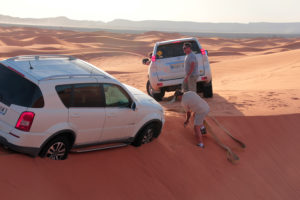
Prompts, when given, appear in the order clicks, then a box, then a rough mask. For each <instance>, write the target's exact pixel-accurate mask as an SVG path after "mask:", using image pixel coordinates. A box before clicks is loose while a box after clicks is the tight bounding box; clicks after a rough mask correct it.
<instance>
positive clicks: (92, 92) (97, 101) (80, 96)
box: [72, 83, 104, 107]
mask: <svg viewBox="0 0 300 200" xmlns="http://www.w3.org/2000/svg"><path fill="white" fill-rule="evenodd" d="M73 87H74V88H73V100H72V107H103V106H104V105H103V103H102V102H103V100H104V98H103V95H102V93H101V90H100V85H99V84H97V83H91V84H77V85H74V86H73Z"/></svg>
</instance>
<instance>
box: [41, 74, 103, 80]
mask: <svg viewBox="0 0 300 200" xmlns="http://www.w3.org/2000/svg"><path fill="white" fill-rule="evenodd" d="M97 76H100V77H104V78H109V77H108V76H106V75H105V74H63V75H53V76H48V77H44V78H42V79H40V80H39V81H46V80H53V79H57V78H75V77H97Z"/></svg>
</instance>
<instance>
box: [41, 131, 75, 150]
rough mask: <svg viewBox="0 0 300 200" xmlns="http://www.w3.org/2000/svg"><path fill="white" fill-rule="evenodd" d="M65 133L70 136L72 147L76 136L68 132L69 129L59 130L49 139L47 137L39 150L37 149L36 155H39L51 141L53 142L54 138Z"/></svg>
mask: <svg viewBox="0 0 300 200" xmlns="http://www.w3.org/2000/svg"><path fill="white" fill-rule="evenodd" d="M65 133H68V134H71V135H72V137H73V138H72V139H73V141H71V142H72V146H73V144H74V142H75V140H76V134H75V132H74V131H72V130H70V129H64V130H60V131H58V132H56V133H54V134H52V135H51V136H50V137H48V138H47V139H46V140H45V141H44V142H43V144H42V145H41V146H40V149H39V152H38V155H39V154H40V153H41V151H42V150H43V148H44V147H45V145H46V144H47V143H48V142H50V141H51V140H53V139H54V138H55V137H57V136H59V135H62V134H65Z"/></svg>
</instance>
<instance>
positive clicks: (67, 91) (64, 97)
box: [55, 85, 72, 108]
mask: <svg viewBox="0 0 300 200" xmlns="http://www.w3.org/2000/svg"><path fill="white" fill-rule="evenodd" d="M55 88H56V92H57V94H58V96H59V98H60V100H61V101H62V102H63V104H64V105H65V106H66V107H67V108H69V107H70V106H71V97H72V96H71V95H72V85H59V86H56V87H55Z"/></svg>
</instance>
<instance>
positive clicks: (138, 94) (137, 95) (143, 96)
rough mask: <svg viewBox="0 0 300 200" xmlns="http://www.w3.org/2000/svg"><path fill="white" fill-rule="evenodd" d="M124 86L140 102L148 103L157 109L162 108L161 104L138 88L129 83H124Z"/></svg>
mask: <svg viewBox="0 0 300 200" xmlns="http://www.w3.org/2000/svg"><path fill="white" fill-rule="evenodd" d="M124 86H125V87H126V88H127V89H128V90H129V91H130V93H131V94H132V95H133V96H134V98H135V99H136V100H137V101H138V102H140V103H141V104H143V105H145V104H146V105H149V106H153V107H156V108H158V109H159V110H162V109H163V108H162V106H161V105H160V104H159V103H157V101H155V100H154V99H153V98H152V97H150V96H149V95H147V94H145V93H144V92H142V91H141V90H139V89H136V88H134V87H131V86H129V85H126V84H124Z"/></svg>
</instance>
